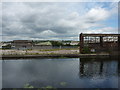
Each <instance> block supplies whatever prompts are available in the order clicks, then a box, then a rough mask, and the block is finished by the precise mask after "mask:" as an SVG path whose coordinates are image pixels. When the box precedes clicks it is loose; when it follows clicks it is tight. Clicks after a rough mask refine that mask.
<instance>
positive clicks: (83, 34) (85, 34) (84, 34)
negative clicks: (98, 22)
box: [80, 33, 120, 36]
mask: <svg viewBox="0 0 120 90" xmlns="http://www.w3.org/2000/svg"><path fill="white" fill-rule="evenodd" d="M81 34H82V36H120V34H100V33H99V34H87V33H81ZM81 34H80V35H81Z"/></svg>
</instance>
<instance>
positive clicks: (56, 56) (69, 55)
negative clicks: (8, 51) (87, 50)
mask: <svg viewBox="0 0 120 90" xmlns="http://www.w3.org/2000/svg"><path fill="white" fill-rule="evenodd" d="M105 57H110V55H109V54H43V55H2V57H1V58H2V59H13V58H16V59H19V58H105Z"/></svg>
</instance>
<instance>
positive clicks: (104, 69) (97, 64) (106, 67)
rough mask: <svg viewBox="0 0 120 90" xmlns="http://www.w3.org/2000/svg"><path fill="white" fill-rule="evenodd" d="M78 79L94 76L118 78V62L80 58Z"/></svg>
mask: <svg viewBox="0 0 120 90" xmlns="http://www.w3.org/2000/svg"><path fill="white" fill-rule="evenodd" d="M79 64H80V65H79V66H80V67H79V68H80V69H79V76H80V77H87V78H88V77H94V76H100V77H101V76H103V77H105V76H118V73H120V61H119V62H118V60H113V59H112V60H110V59H108V58H96V59H92V58H91V59H90V58H89V59H88V58H80V63H79ZM118 68H119V69H118Z"/></svg>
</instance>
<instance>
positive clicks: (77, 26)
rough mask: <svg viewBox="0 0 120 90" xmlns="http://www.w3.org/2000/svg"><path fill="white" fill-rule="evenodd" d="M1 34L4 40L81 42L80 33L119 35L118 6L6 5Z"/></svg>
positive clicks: (100, 4)
mask: <svg viewBox="0 0 120 90" xmlns="http://www.w3.org/2000/svg"><path fill="white" fill-rule="evenodd" d="M0 17H1V15H0ZM1 33H2V34H1V35H2V41H11V40H79V34H80V33H118V3H117V2H3V3H2V32H1Z"/></svg>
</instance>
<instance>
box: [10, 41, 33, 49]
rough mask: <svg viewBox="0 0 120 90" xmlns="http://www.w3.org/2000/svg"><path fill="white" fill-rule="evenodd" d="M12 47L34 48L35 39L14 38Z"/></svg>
mask: <svg viewBox="0 0 120 90" xmlns="http://www.w3.org/2000/svg"><path fill="white" fill-rule="evenodd" d="M11 47H12V48H13V49H32V48H33V41H32V40H13V42H12V44H11Z"/></svg>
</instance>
